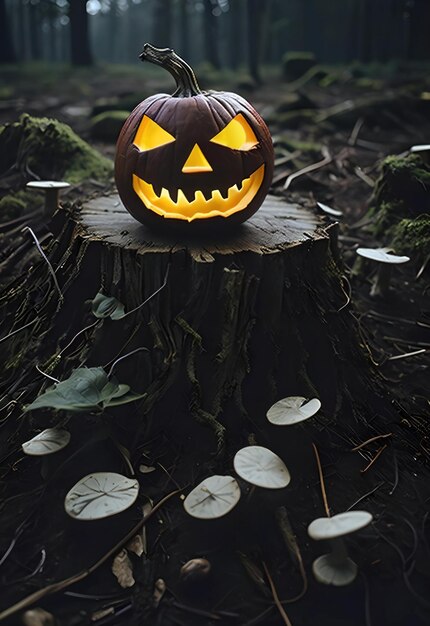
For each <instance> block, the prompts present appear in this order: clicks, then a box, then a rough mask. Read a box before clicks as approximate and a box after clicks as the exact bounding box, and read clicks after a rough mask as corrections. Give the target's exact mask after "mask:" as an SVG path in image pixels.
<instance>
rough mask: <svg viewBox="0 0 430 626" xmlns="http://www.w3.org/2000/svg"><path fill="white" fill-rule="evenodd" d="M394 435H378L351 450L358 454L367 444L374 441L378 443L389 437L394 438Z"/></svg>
mask: <svg viewBox="0 0 430 626" xmlns="http://www.w3.org/2000/svg"><path fill="white" fill-rule="evenodd" d="M392 436H393V433H387V434H386V435H376V437H371V438H370V439H366V441H363V443H360V444H359V445H358V446H355V448H351V452H356V451H357V450H360V449H361V448H364V447H365V446H367V444H369V443H372V442H373V441H378V439H386V438H387V437H392Z"/></svg>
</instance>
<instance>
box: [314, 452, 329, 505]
mask: <svg viewBox="0 0 430 626" xmlns="http://www.w3.org/2000/svg"><path fill="white" fill-rule="evenodd" d="M312 447H313V449H314V453H315V458H316V461H317V465H318V474H319V476H320V485H321V494H322V499H323V502H324V508H325V512H326V515H327V517H330V507H329V505H328V501H327V494H326V490H325V484H324V475H323V471H322V467H321V461H320V455H319V453H318V449H317V447H316V445H315V444H314V443H312Z"/></svg>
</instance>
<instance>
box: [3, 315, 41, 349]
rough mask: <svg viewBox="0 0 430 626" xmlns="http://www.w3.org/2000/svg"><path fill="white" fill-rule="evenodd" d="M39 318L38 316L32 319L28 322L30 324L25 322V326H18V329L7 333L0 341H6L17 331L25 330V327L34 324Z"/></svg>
mask: <svg viewBox="0 0 430 626" xmlns="http://www.w3.org/2000/svg"><path fill="white" fill-rule="evenodd" d="M38 319H39V318H38V317H36V319H34V320H32V321H31V322H28V324H25V325H24V326H21V328H17V329H16V330H13V331H12V332H11V333H9V334H8V335H6V336H5V337H2V338H1V339H0V343H1V342H2V341H6V339H9V337H12V336H13V335H16V333H20V332H21V331H22V330H24V329H25V328H28V327H29V326H32V325H33V324H35V323H36V322H37V320H38Z"/></svg>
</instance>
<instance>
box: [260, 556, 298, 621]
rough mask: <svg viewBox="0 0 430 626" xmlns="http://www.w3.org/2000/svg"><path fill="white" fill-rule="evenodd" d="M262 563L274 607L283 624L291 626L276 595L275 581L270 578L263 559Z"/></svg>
mask: <svg viewBox="0 0 430 626" xmlns="http://www.w3.org/2000/svg"><path fill="white" fill-rule="evenodd" d="M262 563H263V567H264V571H265V573H266V576H267V580H268V581H269V585H270V591H271V592H272V596H273V599H274V601H275V604H276V608H277V609H278V611H279V613H280V615H281V617H282V619H283V620H284V624H285V626H293V625H292V624H291V622H290V620H289V618H288V615H287V614H286V613H285V609H284V607H283V606H282V604H281V602H280V600H279V596H278V592H277V591H276V587H275V583H274V582H273V579H272V577H271V575H270V572H269V570H268V568H267V565H266V563H265V562H264V561H263V562H262Z"/></svg>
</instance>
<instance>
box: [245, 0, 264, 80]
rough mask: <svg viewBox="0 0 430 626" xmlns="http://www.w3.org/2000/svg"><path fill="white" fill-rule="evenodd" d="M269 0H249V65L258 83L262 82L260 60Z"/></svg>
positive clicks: (250, 71)
mask: <svg viewBox="0 0 430 626" xmlns="http://www.w3.org/2000/svg"><path fill="white" fill-rule="evenodd" d="M267 10H268V0H248V65H249V73H250V74H251V76H252V78H253V79H254V80H255V82H256V83H261V82H262V81H261V76H260V62H261V53H262V47H263V36H264V28H263V27H264V25H265V23H266V20H265V16H266V12H267Z"/></svg>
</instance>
